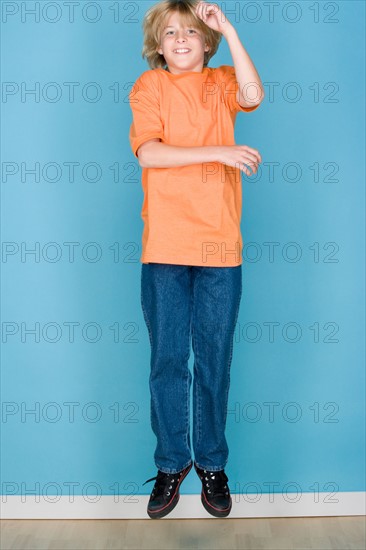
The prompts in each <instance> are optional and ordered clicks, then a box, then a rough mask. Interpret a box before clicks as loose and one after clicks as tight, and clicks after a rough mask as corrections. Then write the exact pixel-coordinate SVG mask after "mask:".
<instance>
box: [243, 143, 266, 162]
mask: <svg viewBox="0 0 366 550" xmlns="http://www.w3.org/2000/svg"><path fill="white" fill-rule="evenodd" d="M242 147H245V150H246V152H247V153H248V154H249V155H251V156H252V157H253V156H254V160H258V162H262V156H261V154H260V152H259V151H257V149H253V147H248V145H243V146H242Z"/></svg>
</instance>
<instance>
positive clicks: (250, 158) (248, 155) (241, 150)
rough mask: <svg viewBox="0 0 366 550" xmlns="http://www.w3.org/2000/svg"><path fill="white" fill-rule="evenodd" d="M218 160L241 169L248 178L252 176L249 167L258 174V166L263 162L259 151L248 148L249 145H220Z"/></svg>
mask: <svg viewBox="0 0 366 550" xmlns="http://www.w3.org/2000/svg"><path fill="white" fill-rule="evenodd" d="M217 160H218V162H221V163H223V164H227V165H228V166H233V167H234V168H239V170H242V171H243V172H245V174H247V176H251V175H252V173H251V172H250V171H249V169H248V168H247V166H249V167H250V168H251V169H252V171H253V173H254V174H256V173H257V171H258V164H259V163H261V162H262V157H261V155H260V153H259V151H257V149H253V147H248V145H220V146H218V159H217ZM245 165H247V166H245Z"/></svg>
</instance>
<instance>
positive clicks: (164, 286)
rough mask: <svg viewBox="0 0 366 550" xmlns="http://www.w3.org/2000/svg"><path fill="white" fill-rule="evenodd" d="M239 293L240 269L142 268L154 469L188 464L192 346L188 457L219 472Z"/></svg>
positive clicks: (224, 454)
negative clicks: (154, 447)
mask: <svg viewBox="0 0 366 550" xmlns="http://www.w3.org/2000/svg"><path fill="white" fill-rule="evenodd" d="M241 294H242V266H241V265H239V266H236V267H201V266H186V265H176V264H162V263H148V264H142V267H141V306H142V311H143V315H144V319H145V322H146V326H147V329H148V333H149V340H150V346H151V356H150V378H149V386H150V395H151V407H150V414H151V416H150V420H151V427H152V430H153V432H154V433H155V435H156V438H157V445H156V449H155V452H154V460H155V465H156V467H157V468H158V469H159V470H162V471H163V472H165V473H173V474H174V473H177V472H180V471H181V470H183V469H184V468H185V467H187V466H188V465H189V464H190V463H191V462H192V457H191V450H192V447H191V439H190V388H191V383H192V374H191V371H190V369H189V368H188V360H189V357H190V343H191V338H192V349H193V354H194V367H193V374H194V376H193V419H194V423H193V437H192V442H193V450H194V455H195V461H196V463H197V465H198V467H200V468H203V469H207V470H214V471H217V470H222V469H224V467H225V465H226V463H227V460H228V454H229V449H228V445H227V441H226V438H225V425H226V417H227V403H228V393H229V386H230V365H231V360H232V354H233V339H234V331H235V325H236V321H237V317H238V311H239V306H240V300H241Z"/></svg>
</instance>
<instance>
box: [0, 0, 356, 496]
mask: <svg viewBox="0 0 366 550" xmlns="http://www.w3.org/2000/svg"><path fill="white" fill-rule="evenodd" d="M4 4H6V3H3V6H2V8H3V10H4ZM11 4H12V5H13V6H18V8H19V10H20V9H21V5H20V3H13V2H12V3H11ZM25 4H26V6H27V8H33V7H34V3H33V2H26V3H25ZM53 4H55V3H53ZM151 4H152V3H151V2H129V3H122V2H118V3H117V2H113V3H112V2H99V3H96V4H94V7H93V5H91V4H90V3H89V7H88V3H86V2H81V5H80V6H79V7H76V8H75V17H74V21H73V22H70V20H69V19H70V18H69V12H68V11H67V8H66V7H65V6H64V5H63V3H62V2H60V3H59V4H58V5H59V13H58V15H59V20H58V21H55V22H53V23H52V22H51V20H53V19H54V18H55V17H56V19H57V12H56V10H55V8H51V7H50V8H49V11H45V12H44V13H42V12H41V14H40V19H39V22H35V21H34V16H31V15H29V16H26V17H25V18H24V20H23V21H22V16H21V11H19V12H18V13H15V14H13V15H9V16H8V17H7V18H5V20H3V24H2V37H3V38H2V42H3V55H2V79H3V82H5V83H8V84H7V90H8V91H9V90H10V92H11V93H9V94H4V93H3V99H2V101H3V103H2V117H3V128H4V131H3V137H5V139H3V141H2V163H3V164H2V166H3V174H2V241H3V254H2V341H3V343H2V359H3V362H2V376H1V382H2V385H1V393H2V401H3V410H2V445H1V448H2V481H3V483H4V482H9V481H11V482H13V483H15V485H14V486H13V490H14V492H15V493H19V492H20V491H22V487H21V483H22V482H24V483H26V486H27V488H32V487H34V485H35V484H36V483H39V484H40V485H39V487H40V488H41V490H43V489H44V490H46V489H47V484H48V483H49V482H51V481H52V482H56V484H58V485H56V487H57V491H58V492H60V491H62V493H63V494H67V486H66V485H65V483H67V482H75V483H78V484H79V485H77V486H76V487H75V494H82V492H83V491H88V492H89V494H94V493H95V492H96V487H99V490H100V491H101V492H102V493H103V494H114V493H115V492H117V493H120V494H124V493H132V494H149V493H150V491H151V488H152V484H151V483H150V484H147V485H145V486H144V487H142V483H143V482H144V481H145V480H146V479H147V478H149V477H152V476H154V475H156V468H155V465H154V462H153V452H154V449H155V436H154V435H153V433H152V431H151V428H150V401H149V399H150V397H149V388H148V376H149V353H150V349H149V342H148V334H147V329H146V326H145V324H144V321H143V316H142V312H141V308H140V271H141V264H140V261H139V258H140V254H141V240H140V239H141V232H142V220H141V218H140V211H141V205H142V199H143V196H142V189H141V183H140V177H141V169H140V167H139V166H138V164H137V162H136V159H135V158H134V157H133V155H132V152H131V150H130V145H129V140H128V132H129V128H130V124H131V120H132V115H131V110H130V106H129V103H128V99H127V94H128V92H129V90H130V88H131V86H132V84H133V82H134V81H135V80H136V78H137V77H138V76H139V75H140V74H141V73H142V72H143V71H144V70H147V69H148V66H147V64H146V62H145V61H144V60H142V58H141V47H142V31H141V23H142V17H143V14H144V13H145V11H146V9H147V8H148V6H150V5H151ZM45 5H46V3H43V2H40V6H41V8H42V7H44V6H45ZM117 5H118V6H119V13H118V12H117V11H116V6H117ZM286 5H287V8H286ZM326 5H327V6H328V7H327V8H326ZM95 6H97V7H98V10H99V16H98V15H97V14H98V12H97V11H96V9H95ZM113 6H114V8H113ZM235 6H236V7H237V8H239V10H237V12H236V15H233V14H229V10H231V9H233V8H234V7H235ZM314 6H315V8H314ZM329 6H330V7H329ZM82 8H83V10H84V12H82ZM223 9H224V11H226V13H227V14H228V16H229V18H230V20H231V21H232V23H233V24H234V25H235V27H236V28H237V30H238V33H239V35H240V37H241V39H242V42H243V44H244V46H245V47H246V48H247V50H248V53H249V55H250V56H251V57H252V59H253V61H254V63H255V65H256V67H257V69H258V72H259V74H260V76H261V79H262V81H263V83H264V84H265V89H266V98H265V101H264V103H263V104H262V105H261V107H260V108H259V109H258V110H257V111H255V112H254V113H252V114H238V117H237V122H236V140H237V143H239V144H248V145H250V146H252V147H255V148H257V149H258V150H259V151H260V152H261V155H262V158H263V164H262V166H261V170H260V172H259V174H258V175H257V176H256V177H252V178H249V177H247V176H245V175H244V174H243V216H242V234H243V239H244V242H245V243H246V248H245V250H244V258H243V283H244V284H243V296H242V302H241V308H240V313H239V318H238V324H237V330H236V334H235V344H234V356H233V363H232V378H231V380H232V382H231V390H230V394H229V414H228V421H227V439H228V444H229V448H230V456H229V463H228V467H227V473H228V476H229V479H230V487H231V489H232V492H233V493H238V492H243V491H244V492H245V491H248V492H249V493H252V492H256V491H257V490H258V491H262V492H268V485H266V483H268V482H273V483H274V484H275V488H274V490H275V492H281V491H282V490H285V488H286V485H287V484H288V483H294V484H295V485H294V486H289V487H288V490H289V492H293V491H296V490H297V489H300V490H302V491H303V492H312V491H314V490H320V491H325V492H327V493H331V492H332V491H337V490H339V491H364V490H365V476H364V451H365V449H364V445H365V438H364V434H365V421H364V418H365V409H364V389H365V380H364V337H363V335H364V310H363V307H364V306H363V303H364V284H363V283H364V277H365V273H364V256H363V251H364V238H363V231H362V230H361V228H362V225H363V221H364V167H363V160H364V151H365V140H364V116H365V112H364V97H365V87H364V68H363V65H364V61H365V60H364V27H363V21H364V15H365V13H364V12H365V5H364V3H363V2H357V1H353V2H331V3H323V2H320V3H314V2H297V3H291V5H289V4H286V3H283V2H281V3H280V6H279V7H276V9H275V11H274V17H273V18H271V17H270V14H269V11H268V10H269V8H268V6H266V5H265V3H264V2H257V3H254V2H250V3H249V2H248V3H242V2H240V3H239V2H237V3H234V2H227V3H226V7H225V6H223ZM314 10H315V11H314ZM316 10H318V11H316ZM3 15H4V14H3ZM96 16H97V20H95V21H94V22H91V21H93V20H94V19H95V17H96ZM98 17H99V20H98ZM47 18H48V20H47ZM291 21H292V22H291ZM221 64H233V62H232V58H231V56H230V52H229V49H228V45H227V43H226V42H225V39H223V41H222V43H221V46H220V49H219V52H218V53H217V55H216V56H215V57H214V58H213V59H212V60H211V62H210V66H219V65H221ZM67 82H77V83H78V86H76V87H75V98H74V101H71V100H70V99H69V95H68V87H67V85H66V84H65V83H67ZM12 83H14V88H12V86H13V84H12ZM49 83H57V88H55V87H48V88H47V84H49ZM88 83H97V86H98V89H99V90H100V92H101V96H100V98H99V99H98V100H96V101H94V100H93V98H94V97H95V88H94V87H92V86H89V88H88ZM22 85H23V86H26V87H27V88H28V89H34V88H35V86H39V88H40V95H39V97H38V98H37V99H35V97H34V96H33V95H32V94H28V95H23V96H22V93H21V90H20V88H21V86H22ZM56 89H57V90H58V92H59V93H60V96H59V97H58V98H56V99H55V100H53V98H55V92H56ZM70 162H76V163H78V165H77V166H76V167H75V176H74V177H73V178H72V177H71V176H70V174H69V171H68V168H67V165H66V164H65V163H70ZM8 163H11V164H8ZM22 163H24V167H26V168H29V169H34V167H35V165H36V163H38V166H39V177H35V176H34V175H32V174H30V173H26V174H24V175H23V176H22ZM49 163H54V164H53V165H49ZM272 163H275V167H274V168H273V173H272V172H271V169H270V167H271V166H273V164H272ZM23 171H24V169H23ZM67 243H76V244H75V245H74V246H75V249H74V257H72V254H71V252H70V251H71V250H72V247H71V245H70V244H67ZM268 243H272V245H269V244H268ZM271 246H272V247H273V250H274V255H273V256H271V255H270V249H271ZM25 249H27V250H28V251H29V250H36V254H34V253H28V254H27V253H25ZM71 323H76V325H74V336H73V337H72V331H71V329H70V324H71ZM271 323H275V325H271ZM271 326H273V327H274V331H273V337H272V336H271V331H270V327H271ZM28 329H36V333H35V334H36V335H35V334H30V333H27V332H26V331H27V330H28ZM192 367H193V355H191V358H190V368H191V369H192ZM68 403H74V404H75V405H74V407H75V408H74V416H72V414H71V413H70V411H71V410H72V406H71V405H70V404H69V405H68ZM269 403H272V405H269ZM271 406H272V407H273V415H272V414H270V413H271ZM31 409H33V410H36V414H35V415H34V414H32V413H29V412H28V413H27V410H28V411H29V410H31ZM88 483H91V484H92V485H87V484H88ZM248 484H249V485H248ZM199 491H200V484H199V480H198V478H197V477H196V476H195V475H194V474H191V475H190V476H189V477H188V478H187V480H186V481H185V483H184V486H183V487H182V491H181V492H182V493H183V494H184V493H198V492H199ZM3 492H9V486H3ZM48 493H49V494H55V493H56V488H55V487H49V488H48Z"/></svg>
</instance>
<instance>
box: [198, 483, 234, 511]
mask: <svg viewBox="0 0 366 550" xmlns="http://www.w3.org/2000/svg"><path fill="white" fill-rule="evenodd" d="M201 502H202V504H203V507H204V508H205V510H206V511H207V512H208V513H209V514H211V516H214V517H215V518H226V516H228V515H229V514H230V512H231V508H232V501H231V499H230V506H228V508H224V509H219V508H215V507H214V506H212V504H210V503H209V502H207V500H206V495H205V494H204V492H203V490H202V493H201Z"/></svg>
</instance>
